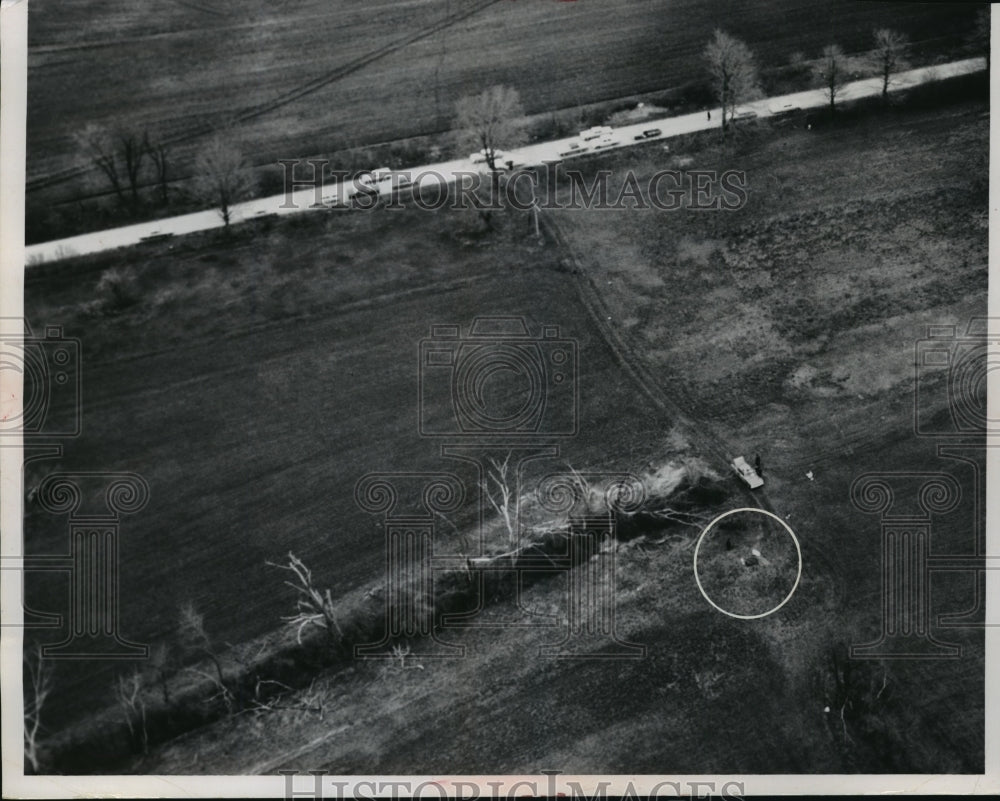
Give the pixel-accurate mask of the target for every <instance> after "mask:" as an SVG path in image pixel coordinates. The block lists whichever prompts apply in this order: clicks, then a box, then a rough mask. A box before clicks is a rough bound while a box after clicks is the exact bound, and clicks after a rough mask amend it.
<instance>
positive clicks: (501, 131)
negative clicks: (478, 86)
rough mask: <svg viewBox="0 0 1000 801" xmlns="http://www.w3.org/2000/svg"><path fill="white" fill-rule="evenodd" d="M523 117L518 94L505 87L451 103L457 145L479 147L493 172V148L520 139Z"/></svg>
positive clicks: (507, 145)
mask: <svg viewBox="0 0 1000 801" xmlns="http://www.w3.org/2000/svg"><path fill="white" fill-rule="evenodd" d="M523 118H524V106H522V105H521V96H520V95H519V94H518V92H517V90H516V89H512V88H511V87H509V86H491V87H489V88H488V89H484V90H483V91H482V92H480V93H479V94H478V95H468V96H466V97H462V98H459V100H458V102H456V103H455V125H456V127H457V128H458V131H459V144H460V146H466V145H471V146H473V147H478V148H481V149H482V151H483V155H484V156H485V157H486V164H487V166H488V167H489V168H490V171H491V172H493V173H496V171H497V165H496V155H497V151H498V150H502V149H503V148H510V147H516V146H517V145H519V144H521V143H522V142H524V139H525V133H524V121H523Z"/></svg>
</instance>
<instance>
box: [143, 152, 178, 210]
mask: <svg viewBox="0 0 1000 801" xmlns="http://www.w3.org/2000/svg"><path fill="white" fill-rule="evenodd" d="M143 146H144V147H145V150H146V153H147V155H148V156H149V160H150V162H151V163H152V165H153V174H154V177H155V178H156V185H157V187H159V190H160V202H161V203H163V204H164V205H166V204H167V201H168V200H169V199H170V198H169V194H168V192H169V188H170V166H171V164H170V152H169V151H168V150H167V146H166V145H165V144H163V142H159V141H157V142H154V141H153V140H151V139H150V138H149V135H148V134H147V135H146V136H145V137H144V139H143Z"/></svg>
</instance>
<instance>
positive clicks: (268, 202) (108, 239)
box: [25, 58, 986, 268]
mask: <svg viewBox="0 0 1000 801" xmlns="http://www.w3.org/2000/svg"><path fill="white" fill-rule="evenodd" d="M984 69H986V60H985V59H983V58H971V59H965V60H963V61H953V62H950V63H948V64H938V65H934V66H930V67H921V68H919V69H915V70H909V71H907V72H901V73H899V74H897V75H894V76H893V77H892V81H891V83H890V84H889V91H890V92H897V91H900V90H902V89H909V88H912V87H914V86H917V85H918V84H922V83H929V82H931V81H936V80H942V79H944V78H952V77H955V76H959V75H967V74H970V73H973V72H978V71H980V70H984ZM881 92H882V79H881V78H879V77H875V78H866V79H864V80H860V81H854V82H852V83H849V84H847V85H846V86H844V87H843V88H842V89H841V90H840V92H839V93H838V95H837V98H838V101H839V102H843V101H846V100H857V99H859V98H863V97H872V96H876V95H878V94H880V93H881ZM829 102H830V99H829V96H828V95H827V93H826V90H824V89H811V90H808V91H805V92H796V93H794V94H790V95H781V96H779V97H770V98H765V99H763V100H758V101H755V102H753V103H747V104H746V105H744V106H740V107H739V109H737V112H738V115H740V116H757V117H769V116H773V115H776V114H782V113H786V112H790V111H794V110H802V109H810V108H818V107H821V106H825V105H827V104H828V103H829ZM719 123H720V120H719V118H718V116H716V118H715V119H709V118H708V115H707V114H705V113H703V112H700V111H699V112H696V113H694V114H685V115H683V116H680V117H666V118H663V119H654V120H646V121H644V122H641V123H637V124H635V125H628V126H623V127H621V128H616V129H614V131H613V132H612V134H611V136H610V138H608V137H605V138H604V139H603V140H601V139H594V140H591V141H589V142H583V141H581V140H580V137H577V136H573V137H569V138H567V139H560V140H556V141H552V142H542V143H540V144H537V145H529V146H527V147H523V148H520V149H518V150H517V151H516V153H511V154H510V156H511V157H514V158H515V160H516V164H517V165H518V166H537V165H539V164H543V163H545V162H546V161H553V160H563V159H566V158H572V157H573V156H575V155H583V154H584V153H594V152H595V145H599V148H600V150H599V151H598V152H603V150H605V149H606V150H612V149H615V148H620V147H628V146H629V145H635V144H638V143H639V142H643V141H646V142H648V141H653V140H658V139H668V138H670V137H673V136H680V135H681V134H686V133H692V132H694V131H704V130H707V129H709V128H715V127H717V126H718V125H719ZM644 134H646V135H645V136H644ZM574 145H576V147H575V148H574V147H573V146H574ZM481 169H482V165H481V164H477V165H474V164H473V163H472V161H471V160H470V159H458V160H454V161H448V162H442V163H440V164H429V165H427V166H425V167H411V168H408V169H406V170H399V171H394V172H392V173H391V179H387V180H385V181H383V182H382V183H376V184H375V185H374V186H373V190H377V191H379V193H380V194H386V193H387V192H391V191H393V187H396V188H398V187H400V186H404V187H405V186H407V185H408V182H409V180H413V181H414V182H415V183H418V184H419V185H420V186H421V187H424V188H427V187H429V186H431V185H433V184H438V185H440V184H449V183H453V182H454V181H455V180H456V179H457V176H458V175H461V174H463V173H469V172H473V171H476V170H481ZM357 193H358V192H357V186H356V184H355V182H354V181H349V182H347V183H344V184H329V185H326V186H324V187H322V189H321V191H320V200H321V203H320V205H319V206H317V204H316V190H315V188H313V187H308V188H304V189H300V190H298V191H297V192H294V193H292V194H291V195H290V196H286V195H285V194H281V195H274V196H272V197H265V198H257V199H256V200H249V201H246V202H245V203H239V204H236V205H235V206H233V207H232V209H231V217H230V219H231V222H233V223H238V222H241V221H244V220H250V219H253V218H255V217H262V216H264V215H269V214H295V213H297V212H302V211H308V210H311V209H316V208H327V207H329V206H330V205H335V204H339V203H342V202H347V201H349V200H350V199H351V198H352V197H353V196H354V195H355V194H357ZM341 197H343V198H344V200H343V201H341ZM222 225H223V222H222V217H221V215H220V214H219V212H218V211H217V210H214V209H210V210H207V211H197V212H193V213H191V214H182V215H180V216H179V217H169V218H165V219H161V220H151V221H149V222H142V223H136V224H135V225H127V226H125V227H123V228H111V229H108V230H105V231H95V232H93V233H89V234H80V235H79V236H71V237H67V238H66V239H57V240H54V241H52V242H42V243H40V244H36V245H29V246H28V247H26V248H25V262H26V264H27V266H28V267H29V268H30V267H31V266H33V265H36V264H41V263H44V262H49V261H57V260H59V259H64V258H68V257H70V256H80V255H84V254H88V253H99V252H101V251H105V250H113V249H115V248H121V247H128V246H130V245H136V244H138V243H140V242H142V241H143V240H148V239H150V238H153V239H158V238H161V237H171V236H180V235H182V234H190V233H194V232H196V231H207V230H210V229H212V228H221V227H222Z"/></svg>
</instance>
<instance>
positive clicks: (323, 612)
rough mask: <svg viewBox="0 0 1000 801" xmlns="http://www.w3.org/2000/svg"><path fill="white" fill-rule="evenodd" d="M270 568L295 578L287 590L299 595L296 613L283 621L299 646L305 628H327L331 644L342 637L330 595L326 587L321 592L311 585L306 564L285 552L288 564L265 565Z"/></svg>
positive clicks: (311, 578) (271, 563) (309, 571)
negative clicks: (293, 632)
mask: <svg viewBox="0 0 1000 801" xmlns="http://www.w3.org/2000/svg"><path fill="white" fill-rule="evenodd" d="M267 564H269V565H270V566H271V567H277V568H280V569H281V570H288V571H291V573H292V574H293V575H294V576H295V581H286V582H285V584H287V585H288V586H289V587H291V588H292V589H294V590H295V591H296V592H297V593H298V594H299V596H298V598H297V600H296V602H295V609H296V612H295V614H294V615H290V616H288V617H285V618H283V619H284V620H285V621H286V622H287V623H288V625H290V626H293V627H294V628H295V630H296V631H295V636H296V639H297V641H298V642H299V643H301V642H302V631H303V630H304V629H305V628H306V627H307V626H319V627H320V628H324V629H326V632H327V634H328V635H329V637H330V639H331V641H332V642H335V641H336V639H337V637H338V636H339V637H340V638H341V639H342V638H343V636H344V632H343V630H342V629H341V628H340V624H339V623H338V622H337V617H336V615H335V613H334V606H333V596H332V595H331V594H330V589H329V588H327V589H326V590H324V591H323V592H320V590H318V589H317V588H316V585H315V584H314V583H313V577H312V571H311V570H310V569H309V568H308V567H306V565H305V563H304V562H303V561H302V560H301V559H299V558H298V557H297V556H296V555H295V554H294V553H292V552H291V551H289V552H288V564H287V565H279V564H275V563H274V562H268V563H267Z"/></svg>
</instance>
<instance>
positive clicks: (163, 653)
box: [146, 642, 176, 709]
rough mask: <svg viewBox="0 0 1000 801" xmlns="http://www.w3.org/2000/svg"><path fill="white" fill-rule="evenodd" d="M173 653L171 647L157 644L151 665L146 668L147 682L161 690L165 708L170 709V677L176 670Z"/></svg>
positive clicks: (151, 655) (151, 654)
mask: <svg viewBox="0 0 1000 801" xmlns="http://www.w3.org/2000/svg"><path fill="white" fill-rule="evenodd" d="M175 667H176V666H175V664H174V657H173V653H172V652H171V650H170V647H169V646H168V645H167V644H166V643H164V642H161V643H159V644H157V645H156V646H155V647H154V648H153V650H152V652H151V653H150V655H149V663H148V665H147V666H146V669H147V676H146V680H147V681H148V682H149V683H150V684H155V685H156V686H157V687H159V688H160V695H161V696H162V698H163V706H164V707H166V708H167V709H169V708H170V685H169V679H170V676H171V675H172V674H173V673H174V669H175Z"/></svg>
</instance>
